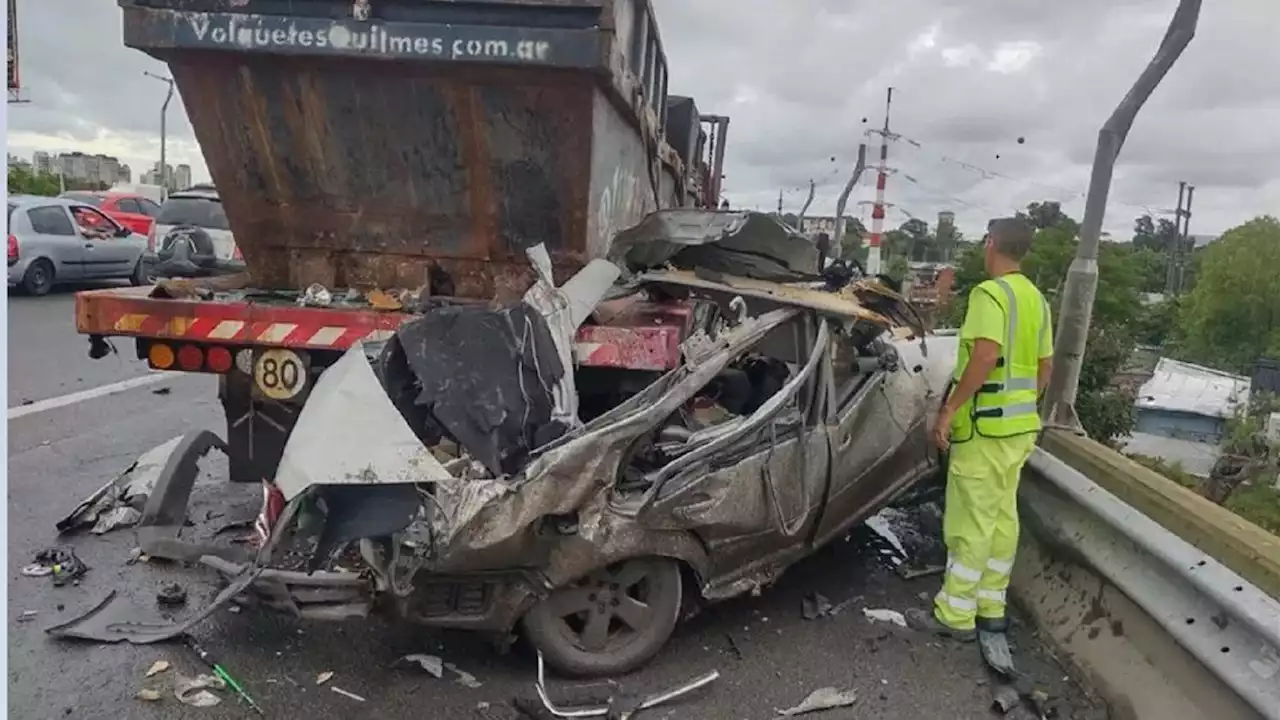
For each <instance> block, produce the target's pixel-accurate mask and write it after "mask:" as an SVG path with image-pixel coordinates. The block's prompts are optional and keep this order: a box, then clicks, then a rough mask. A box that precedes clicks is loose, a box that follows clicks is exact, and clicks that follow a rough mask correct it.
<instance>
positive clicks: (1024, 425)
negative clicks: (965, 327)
mask: <svg viewBox="0 0 1280 720" xmlns="http://www.w3.org/2000/svg"><path fill="white" fill-rule="evenodd" d="M990 282H991V284H993V285H995V286H996V287H998V288H999V289H1000V290H1001V291H1002V292H1001V293H999V294H995V293H989V294H991V297H992V299H994V300H995V301H996V304H998V305H999V306H1000V307H1001V309H1002V310H1004V313H1005V320H1006V330H1005V342H1004V346H1003V347H1002V348H1001V351H1000V358H999V359H998V360H997V361H996V367H995V369H994V370H993V371H992V372H991V375H990V376H988V378H987V381H986V382H984V383H983V384H982V386H981V387H980V388H979V389H978V392H977V393H975V394H974V396H973V397H972V398H971V399H970V400H969V401H968V402H966V403H965V404H964V405H963V406H962V407H961V408H960V410H959V411H958V412H957V413H956V419H955V420H954V422H953V424H952V427H951V440H952V442H964V441H966V440H969V439H971V438H972V437H973V436H974V434H975V432H976V434H978V435H982V436H984V437H991V438H1005V437H1014V436H1017V435H1025V434H1027V433H1034V432H1039V431H1040V413H1039V411H1038V408H1037V406H1036V401H1037V399H1038V398H1037V385H1036V381H1037V374H1038V361H1039V350H1040V345H1042V344H1043V343H1044V340H1045V337H1046V333H1048V332H1049V322H1048V320H1049V304H1048V301H1046V300H1045V299H1044V296H1043V295H1040V297H1039V299H1040V304H1041V316H1040V327H1039V330H1038V332H1037V333H1036V334H1035V336H1034V337H1035V340H1036V341H1038V343H1037V345H1036V347H1035V351H1034V352H1033V353H1032V358H1033V360H1032V361H1031V362H1030V363H1022V364H1021V365H1019V364H1018V363H1017V360H1018V359H1020V358H1019V354H1018V353H1017V352H1016V350H1017V349H1019V348H1020V347H1021V346H1020V345H1019V344H1018V342H1017V341H1018V336H1019V332H1018V331H1019V330H1020V329H1021V328H1020V323H1021V322H1023V321H1024V320H1022V319H1020V318H1019V316H1018V297H1017V294H1016V293H1015V292H1014V290H1013V286H1012V285H1010V284H1009V282H1008V281H1007V280H1005V279H1004V278H994V279H992V280H991V281H990ZM984 284H985V283H984ZM979 287H981V286H979ZM983 292H987V290H985V289H984V290H983ZM1037 294H1039V293H1037ZM1024 354H1025V353H1024ZM962 359H963V360H964V363H965V364H967V363H968V360H969V358H968V357H964V358H962ZM963 373H964V367H963V365H962V364H960V363H957V366H956V371H955V380H956V382H959V380H960V377H961V375H962V374H963Z"/></svg>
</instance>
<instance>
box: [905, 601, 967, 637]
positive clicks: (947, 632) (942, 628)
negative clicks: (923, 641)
mask: <svg viewBox="0 0 1280 720" xmlns="http://www.w3.org/2000/svg"><path fill="white" fill-rule="evenodd" d="M902 615H903V617H904V618H906V621H907V627H909V628H911V629H912V630H916V631H919V632H926V633H929V634H931V635H937V636H938V637H944V638H950V639H952V640H959V641H960V642H966V643H967V642H973V639H974V637H975V636H976V634H977V633H976V631H974V630H957V629H955V628H953V627H949V626H947V625H943V624H942V623H941V622H940V621H939V620H938V618H937V617H935V616H934V614H933V611H932V610H921V609H920V608H911V609H910V610H908V611H906V612H905V613H903V614H902Z"/></svg>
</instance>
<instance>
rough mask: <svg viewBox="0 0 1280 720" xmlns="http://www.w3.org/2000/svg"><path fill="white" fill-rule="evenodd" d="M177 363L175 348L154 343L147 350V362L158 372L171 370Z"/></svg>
mask: <svg viewBox="0 0 1280 720" xmlns="http://www.w3.org/2000/svg"><path fill="white" fill-rule="evenodd" d="M176 361H177V358H175V357H174V355H173V348H171V347H169V346H168V345H162V344H160V343H154V344H152V346H151V347H149V348H147V362H148V363H150V364H151V367H153V368H156V369H157V370H169V369H170V368H172V367H173V363H174V362H176Z"/></svg>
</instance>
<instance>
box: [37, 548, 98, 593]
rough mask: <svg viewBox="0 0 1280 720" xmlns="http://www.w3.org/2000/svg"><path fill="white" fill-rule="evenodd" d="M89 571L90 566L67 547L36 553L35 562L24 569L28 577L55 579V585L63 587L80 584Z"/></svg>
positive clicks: (46, 549)
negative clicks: (68, 584)
mask: <svg viewBox="0 0 1280 720" xmlns="http://www.w3.org/2000/svg"><path fill="white" fill-rule="evenodd" d="M88 571H89V566H88V565H85V564H84V561H82V560H81V559H80V558H78V557H76V551H75V550H72V549H71V548H69V547H65V546H55V547H51V548H45V549H44V550H41V551H40V552H38V553H36V556H35V562H33V563H31V564H30V565H27V566H26V567H24V568H22V574H23V575H25V576H27V577H45V576H49V577H51V578H53V584H54V585H58V586H62V585H66V584H67V583H79V581H80V578H81V577H83V576H84V574H85V573H86V572H88Z"/></svg>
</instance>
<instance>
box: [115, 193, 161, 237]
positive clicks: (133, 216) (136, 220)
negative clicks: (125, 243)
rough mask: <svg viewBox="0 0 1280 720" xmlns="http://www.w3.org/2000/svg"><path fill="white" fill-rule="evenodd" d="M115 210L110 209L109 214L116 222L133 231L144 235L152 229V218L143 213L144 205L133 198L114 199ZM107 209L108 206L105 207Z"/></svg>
mask: <svg viewBox="0 0 1280 720" xmlns="http://www.w3.org/2000/svg"><path fill="white" fill-rule="evenodd" d="M113 204H114V208H113V210H114V211H110V210H109V211H108V214H109V215H110V216H111V217H112V218H114V219H115V220H116V222H118V223H120V224H121V225H124V226H125V227H127V228H129V229H130V230H132V231H133V232H136V233H140V234H142V235H146V234H147V230H149V229H150V224H151V222H150V218H148V217H147V216H146V215H144V214H143V213H142V206H140V205H139V204H138V201H137V200H135V199H133V198H116V199H115V200H114V201H113ZM104 210H106V208H104Z"/></svg>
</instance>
